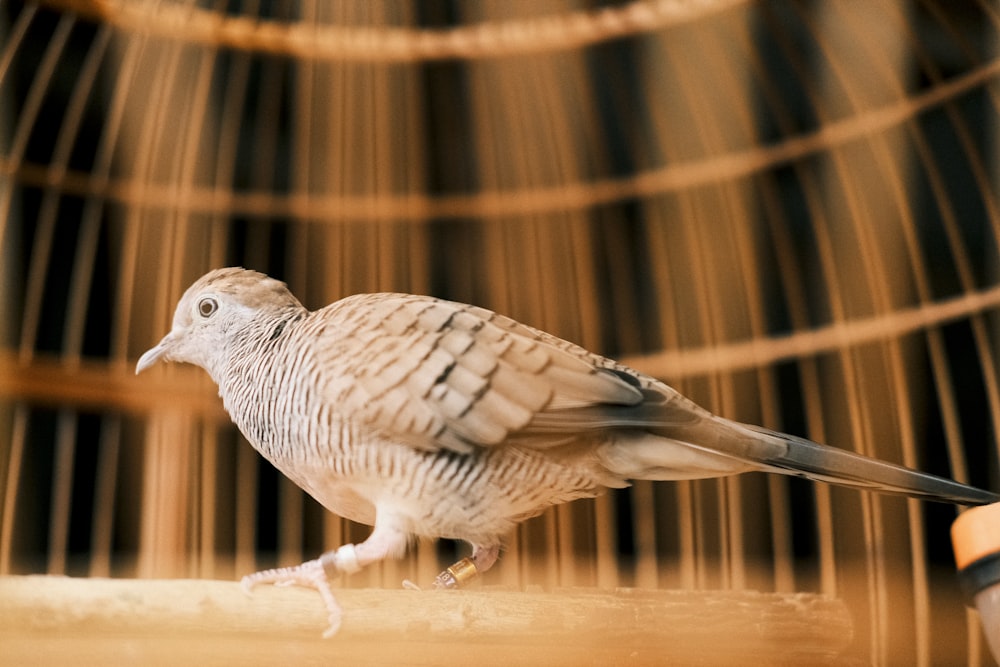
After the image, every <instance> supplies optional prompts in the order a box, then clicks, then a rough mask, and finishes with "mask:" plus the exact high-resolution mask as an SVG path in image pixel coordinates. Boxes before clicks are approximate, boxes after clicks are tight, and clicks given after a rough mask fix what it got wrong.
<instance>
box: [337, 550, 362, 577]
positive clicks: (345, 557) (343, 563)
mask: <svg viewBox="0 0 1000 667" xmlns="http://www.w3.org/2000/svg"><path fill="white" fill-rule="evenodd" d="M333 562H334V564H335V565H336V566H337V569H338V570H340V571H341V572H343V573H344V574H354V573H355V572H357V571H359V570H360V569H361V564H360V563H358V552H357V550H356V549H355V548H354V545H353V544H345V545H344V546H342V547H340V548H339V549H337V550H336V551H335V552H334V553H333Z"/></svg>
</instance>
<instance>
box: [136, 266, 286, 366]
mask: <svg viewBox="0 0 1000 667" xmlns="http://www.w3.org/2000/svg"><path fill="white" fill-rule="evenodd" d="M294 309H299V310H304V309H303V307H302V304H300V303H299V301H298V300H297V299H296V298H295V297H294V296H292V294H291V292H289V291H288V287H287V286H286V285H285V283H283V282H281V281H280V280H275V279H273V278H270V277H268V276H266V275H264V274H263V273H258V272H256V271H248V270H247V269H241V268H227V269H216V270H215V271H211V272H209V273H206V274H205V275H204V276H202V277H201V278H199V279H198V280H196V281H195V283H194V284H193V285H191V287H189V288H188V289H187V291H186V292H184V296H182V297H181V300H180V302H178V304H177V310H176V311H174V323H173V327H172V328H171V329H170V333H168V334H167V335H166V336H164V337H163V339H162V340H161V341H160V342H159V343H157V344H156V346H155V347H153V348H152V349H150V350H148V351H147V352H146V353H145V354H143V355H142V357H140V358H139V363H138V364H136V367H135V372H136V374H138V373H141V372H142V371H144V370H146V369H147V368H149V367H150V366H152V365H153V364H155V363H156V362H157V361H159V360H161V359H163V360H165V361H183V362H187V363H190V364H195V365H198V366H201V367H202V368H204V369H205V370H207V371H208V372H209V373H211V374H212V376H213V377H215V375H216V366H217V364H218V362H219V361H220V360H221V359H223V358H225V356H226V354H225V353H226V350H227V348H228V346H229V344H230V343H231V341H232V338H233V336H234V334H235V333H236V332H241V331H246V330H247V327H248V326H250V325H253V324H254V323H259V324H260V325H261V326H264V323H265V322H267V321H269V320H270V318H271V317H272V316H273V315H275V314H277V313H280V312H288V311H289V310H294Z"/></svg>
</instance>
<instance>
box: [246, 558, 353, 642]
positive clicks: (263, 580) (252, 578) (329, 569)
mask: <svg viewBox="0 0 1000 667" xmlns="http://www.w3.org/2000/svg"><path fill="white" fill-rule="evenodd" d="M348 547H349V548H348ZM358 569H359V567H358V561H357V558H356V556H355V554H354V545H351V544H347V545H344V546H343V547H341V548H339V549H337V550H336V551H331V552H328V553H326V554H323V556H321V557H320V558H317V559H316V560H310V561H306V562H305V563H302V564H301V565H296V566H294V567H277V568H274V569H271V570H263V571H261V572H255V573H253V574H248V575H246V576H245V577H243V578H242V579H241V580H240V586H241V587H242V588H243V591H244V592H245V593H247V594H248V595H249V594H250V593H251V592H252V590H253V588H254V587H255V586H257V585H258V584H274V585H275V586H303V587H305V588H313V589H315V590H316V591H317V592H319V594H320V597H321V598H323V604H325V605H326V610H327V620H328V622H329V626H328V627H327V629H326V630H325V631H324V632H323V636H324V637H332V636H333V635H335V634H337V631H338V630H339V629H340V622H341V619H342V617H343V612H342V610H341V608H340V605H339V604H338V603H337V598H336V597H334V595H333V590H332V589H331V588H330V580H329V579H328V577H327V575H328V574H333V573H337V572H346V573H351V572H356V571H357V570H358Z"/></svg>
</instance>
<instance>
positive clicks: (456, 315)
mask: <svg viewBox="0 0 1000 667" xmlns="http://www.w3.org/2000/svg"><path fill="white" fill-rule="evenodd" d="M161 360H162V361H175V362H186V363H190V364H194V365H196V366H200V367H201V368H203V369H204V370H205V371H207V372H208V374H209V375H210V376H211V377H212V379H213V380H214V381H215V383H216V384H217V385H218V388H219V395H220V396H221V398H222V401H223V404H224V407H225V409H226V411H227V412H228V414H229V415H230V417H231V418H232V420H233V422H234V423H235V424H236V426H237V427H238V428H239V429H240V431H241V432H242V433H243V435H244V436H245V437H246V439H247V440H248V441H249V442H250V444H251V445H252V446H253V447H254V448H255V449H256V450H257V451H258V452H259V453H260V454H261V455H262V456H264V457H265V458H266V459H267V460H268V461H270V462H271V463H272V464H273V465H274V466H275V467H276V468H277V469H278V470H280V471H281V472H282V473H283V474H285V475H286V476H287V477H288V478H289V479H291V480H292V481H293V482H294V483H295V484H297V485H298V486H299V487H301V488H302V489H303V490H305V491H306V492H307V493H308V494H309V495H311V496H312V497H313V498H315V499H316V500H317V501H318V502H319V503H320V504H321V505H323V507H325V508H326V509H327V510H329V511H330V512H333V513H335V514H337V515H339V516H342V517H345V518H347V519H351V520H353V521H356V522H359V523H362V524H367V525H370V526H373V528H372V532H371V534H370V535H369V537H368V538H367V539H365V540H364V541H363V542H361V543H359V544H356V545H354V544H345V545H342V546H340V547H338V548H336V549H333V550H331V551H328V552H326V553H324V554H322V555H320V556H319V557H318V558H316V559H314V560H310V561H307V562H305V563H302V564H301V565H298V566H295V567H281V568H275V569H271V570H265V571H263V572H258V573H255V574H250V575H247V576H245V577H244V578H243V580H242V585H243V587H244V589H246V590H247V591H248V592H249V591H250V590H251V589H252V588H253V587H254V586H256V585H259V584H261V583H274V584H297V585H302V586H308V587H313V588H315V589H316V590H317V591H318V592H319V593H320V595H321V596H322V598H323V601H324V603H325V605H326V609H327V612H328V616H329V618H328V621H329V627H328V628H327V631H326V633H325V634H326V635H327V636H329V635H332V634H334V633H335V632H336V631H337V629H338V628H339V626H340V624H341V616H342V614H341V610H340V607H339V606H338V604H337V601H336V598H335V596H334V595H333V592H332V590H331V586H330V583H329V582H330V580H331V579H332V578H334V577H336V576H339V575H341V574H350V573H353V572H357V571H358V570H360V569H361V568H363V567H365V566H367V565H370V564H372V563H376V562H378V561H381V560H384V559H388V558H398V557H401V556H402V555H403V554H404V552H405V551H406V548H407V546H408V544H409V543H410V542H411V541H412V540H414V539H415V538H418V537H424V538H433V539H437V538H450V539H455V540H459V541H464V542H466V543H468V544H469V545H471V556H469V557H467V558H464V559H462V560H461V561H459V562H458V563H456V564H455V565H453V566H451V567H450V568H448V569H447V570H445V571H444V572H442V573H441V575H439V577H438V578H437V580H436V581H435V585H436V586H438V587H454V586H457V585H460V584H462V583H465V582H466V581H468V580H469V579H471V578H473V577H475V576H476V575H477V574H479V573H482V572H485V571H487V570H489V568H490V567H491V566H492V565H493V564H494V563H495V562H496V560H497V558H498V556H499V555H500V550H501V547H502V545H503V543H504V539H505V537H506V536H507V535H508V534H509V533H510V532H511V531H512V530H513V529H514V527H515V526H516V525H517V524H518V523H519V522H521V521H524V520H526V519H528V518H530V517H533V516H536V515H538V514H540V513H541V512H543V511H544V510H545V509H546V508H548V507H551V506H553V505H558V504H561V503H567V502H570V501H573V500H576V499H579V498H589V497H594V496H596V495H598V494H600V493H601V492H602V491H604V490H606V489H609V488H622V487H626V486H628V485H629V483H630V481H631V480H691V479H702V478H714V477H722V476H728V475H735V474H740V473H745V472H750V471H764V472H770V473H781V474H786V475H799V476H804V477H808V478H811V479H814V480H818V481H820V482H828V483H833V484H839V485H844V486H848V487H856V488H860V489H867V490H871V491H877V492H882V493H890V494H901V495H906V496H912V497H917V498H924V499H927V500H934V501H943V502H950V503H957V504H967V505H979V504H988V503H992V502H996V501H997V500H1000V496H997V495H996V494H994V493H991V492H989V491H985V490H981V489H977V488H974V487H970V486H967V485H964V484H961V483H958V482H956V481H952V480H949V479H946V478H943V477H937V476H934V475H930V474H926V473H923V472H919V471H916V470H912V469H909V468H906V467H903V466H900V465H896V464H893V463H889V462H885V461H879V460H876V459H872V458H867V457H864V456H861V455H859V454H855V453H852V452H849V451H847V450H844V449H839V448H836V447H831V446H826V445H821V444H818V443H815V442H812V441H809V440H806V439H803V438H799V437H796V436H793V435H787V434H783V433H778V432H776V431H771V430H768V429H765V428H762V427H759V426H753V425H750V424H741V423H738V422H735V421H731V420H728V419H725V418H723V417H720V416H716V415H714V414H712V413H710V412H709V411H708V410H705V409H704V408H701V407H699V406H698V405H696V404H695V403H694V402H692V401H690V400H689V399H687V398H685V397H684V396H683V395H681V394H680V393H679V392H677V391H675V390H674V389H672V388H671V387H669V386H668V385H666V384H665V383H663V382H661V381H659V380H658V379H656V378H654V377H651V376H648V375H645V374H643V373H641V372H639V371H636V370H633V369H632V368H629V367H627V366H624V365H622V364H620V363H618V362H616V361H613V360H611V359H608V358H605V357H603V356H601V355H598V354H595V353H592V352H589V351H587V350H585V349H584V348H582V347H580V346H578V345H576V344H574V343H571V342H568V341H565V340H562V339H560V338H558V337H556V336H553V335H551V334H548V333H545V332H543V331H540V330H538V329H535V328H532V327H530V326H527V325H524V324H520V323H518V322H516V321H515V320H513V319H511V318H508V317H505V316H503V315H499V314H497V313H494V312H492V311H490V310H487V309H484V308H480V307H477V306H471V305H466V304H462V303H456V302H452V301H446V300H442V299H438V298H434V297H430V296H417V295H412V294H397V293H378V294H356V295H353V296H348V297H346V298H344V299H341V300H339V301H336V302H334V303H332V304H330V305H328V306H326V307H324V308H320V309H318V310H314V311H310V310H307V309H306V308H305V307H304V306H303V305H302V304H301V303H300V302H299V301H298V300H297V299H296V298H295V297H294V296H293V295H292V293H291V292H290V291H289V289H288V288H287V286H286V285H285V283H283V282H281V281H279V280H276V279H273V278H270V277H268V276H267V275H264V274H262V273H258V272H255V271H250V270H246V269H242V268H223V269H217V270H214V271H211V272H209V273H207V274H206V275H204V276H202V277H201V278H199V279H198V280H197V281H196V282H195V283H194V284H192V285H191V287H189V288H188V289H187V291H186V292H185V293H184V295H183V296H182V298H181V299H180V301H179V303H178V305H177V308H176V311H175V314H174V318H173V325H172V327H171V330H170V332H169V333H167V334H166V335H165V336H164V337H163V339H162V340H160V342H159V343H158V344H157V345H156V346H155V347H153V348H152V349H150V350H149V351H147V352H146V353H145V354H143V355H142V356H141V358H140V359H139V361H138V363H137V365H136V373H141V372H142V371H144V370H146V369H148V368H149V367H151V366H152V365H154V364H155V363H157V362H158V361H161Z"/></svg>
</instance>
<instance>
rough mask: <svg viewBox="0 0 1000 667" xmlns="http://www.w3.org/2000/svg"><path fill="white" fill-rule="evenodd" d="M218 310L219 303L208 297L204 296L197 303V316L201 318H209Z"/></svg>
mask: <svg viewBox="0 0 1000 667" xmlns="http://www.w3.org/2000/svg"><path fill="white" fill-rule="evenodd" d="M218 309H219V302H218V301H216V300H215V299H213V298H212V297H210V296H206V297H205V298H203V299H202V300H201V301H199V302H198V314H199V315H201V316H202V317H211V316H212V315H214V314H215V311H217V310H218Z"/></svg>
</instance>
